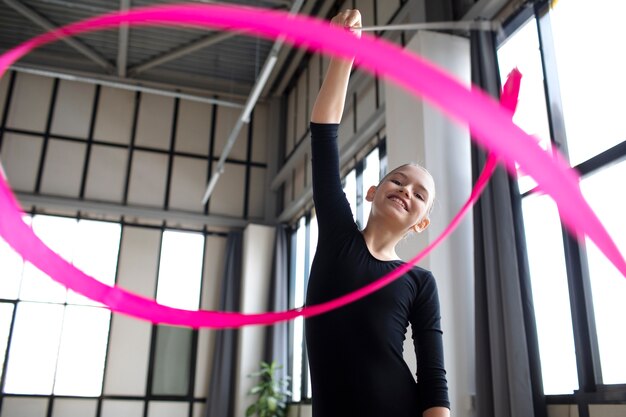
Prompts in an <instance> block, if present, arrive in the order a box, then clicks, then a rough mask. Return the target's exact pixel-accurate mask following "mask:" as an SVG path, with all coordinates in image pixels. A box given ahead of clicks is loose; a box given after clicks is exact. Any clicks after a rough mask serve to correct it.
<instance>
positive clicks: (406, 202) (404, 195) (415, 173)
mask: <svg viewBox="0 0 626 417" xmlns="http://www.w3.org/2000/svg"><path fill="white" fill-rule="evenodd" d="M434 192H435V183H434V181H433V178H432V177H431V175H430V174H429V173H428V172H427V171H426V170H425V169H423V168H422V167H419V166H415V165H403V166H401V167H399V168H396V169H394V170H393V171H391V172H390V173H389V174H387V175H386V176H385V178H383V180H382V181H381V182H380V184H378V187H370V189H369V190H368V192H367V195H366V199H367V201H370V202H371V203H372V211H371V214H370V215H371V216H373V217H374V218H376V217H379V218H384V219H387V220H390V221H393V223H394V225H395V224H397V225H398V226H399V227H401V228H402V229H403V230H404V231H406V232H408V231H415V232H418V233H419V232H421V231H423V230H424V229H426V227H428V225H429V223H430V220H429V219H428V211H429V208H430V206H431V202H432V200H433V198H434Z"/></svg>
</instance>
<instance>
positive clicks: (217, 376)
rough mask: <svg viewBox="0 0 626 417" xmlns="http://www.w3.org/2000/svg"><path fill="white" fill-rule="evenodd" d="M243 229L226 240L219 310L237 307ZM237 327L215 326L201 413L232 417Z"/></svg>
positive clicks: (237, 309) (209, 416)
mask: <svg viewBox="0 0 626 417" xmlns="http://www.w3.org/2000/svg"><path fill="white" fill-rule="evenodd" d="M242 241H243V233H242V232H240V231H236V232H230V233H229V234H228V240H227V242H226V262H225V266H224V275H223V277H222V285H221V288H222V290H221V298H220V305H219V309H220V310H221V311H239V309H240V307H239V304H240V302H239V300H240V297H241V263H242ZM238 338H239V331H238V330H237V329H224V330H217V331H216V333H215V347H214V350H213V362H212V363H213V366H212V372H211V381H210V384H209V393H208V395H207V403H206V407H205V409H204V416H205V417H233V415H234V405H235V388H236V387H235V383H236V375H235V372H236V370H237V343H238Z"/></svg>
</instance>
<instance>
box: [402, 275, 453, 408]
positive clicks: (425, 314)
mask: <svg viewBox="0 0 626 417" xmlns="http://www.w3.org/2000/svg"><path fill="white" fill-rule="evenodd" d="M428 275H429V276H428V279H427V280H424V282H423V283H422V286H421V288H419V290H418V296H417V298H416V300H415V302H414V305H413V309H412V311H411V315H410V317H409V320H410V322H411V329H412V332H413V343H414V346H415V353H416V355H417V383H418V391H419V396H420V404H421V407H422V411H423V410H425V409H427V408H430V407H437V406H439V407H447V408H450V401H449V399H448V384H447V380H446V370H445V366H444V359H443V334H442V331H441V314H440V307H439V296H438V292H437V285H436V282H435V278H434V277H433V276H432V274H430V273H429V274H428ZM420 415H421V414H420Z"/></svg>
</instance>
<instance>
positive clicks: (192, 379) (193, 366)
mask: <svg viewBox="0 0 626 417" xmlns="http://www.w3.org/2000/svg"><path fill="white" fill-rule="evenodd" d="M56 217H65V218H76V219H77V220H81V219H82V218H83V217H82V216H80V215H79V216H78V217H71V216H56ZM100 221H102V220H100ZM106 222H110V223H117V222H114V221H106ZM120 223H121V224H122V225H128V226H133V227H147V228H156V229H160V230H161V231H163V230H164V226H147V225H140V224H135V223H132V222H124V221H122V222H120ZM167 230H181V231H193V232H197V231H195V230H191V229H181V228H176V229H173V228H170V227H167ZM202 233H203V235H204V237H205V243H204V245H205V248H206V237H207V236H209V235H215V236H220V237H226V236H227V235H226V234H225V233H215V232H210V231H208V230H207V229H206V227H205V228H204V230H203V232H202ZM122 234H123V229H122ZM120 236H121V235H120ZM121 244H122V238H121V237H120V243H119V245H120V249H121ZM161 244H162V238H161V242H160V245H161ZM205 252H206V249H205V251H203V253H205ZM160 253H161V251H160V250H159V259H160ZM157 262H159V263H158V264H157V265H159V264H160V261H159V260H157ZM204 262H205V258H204V256H203V258H202V265H203V267H202V270H203V271H204ZM118 267H119V255H118V259H117V266H116V282H117V279H118V271H119V269H118ZM157 269H158V267H157ZM157 276H158V271H157ZM201 285H202V284H201ZM155 291H156V289H155ZM200 294H202V292H200ZM155 297H156V293H155ZM0 302H6V303H11V304H14V308H13V313H12V318H11V325H10V328H9V337H8V341H7V349H6V352H5V358H4V365H3V372H2V378H1V380H0V384H1V387H2V390H1V392H0V410H1V409H2V403H3V400H4V398H5V397H24V398H48V399H49V402H48V407H47V411H46V415H47V416H51V415H52V412H53V407H54V400H55V399H57V398H76V399H84V398H85V397H82V396H68V395H54V394H50V395H25V394H5V393H4V386H5V380H6V370H7V366H8V353H9V350H10V346H11V341H12V336H13V329H14V324H15V316H16V312H17V305H18V304H19V303H20V302H21V301H20V300H5V299H0ZM37 303H42V304H55V305H63V306H64V307H67V306H68V305H73V304H68V303H67V302H64V303H49V302H37ZM101 308H104V307H101ZM154 327H156V326H153V331H152V336H151V347H150V352H151V359H150V368H149V370H148V374H149V375H151V372H152V373H153V367H154V360H153V358H152V355H153V351H154V350H155V347H156V346H155V341H156V332H155V331H154ZM110 335H111V327H110V326H109V337H108V340H110ZM197 346H198V331H197V330H194V331H193V333H192V346H191V352H190V353H191V355H190V361H191V364H190V365H191V369H190V381H189V392H188V394H187V395H184V396H179V395H153V394H151V392H150V391H148V392H147V395H146V396H143V397H138V396H123V395H104V394H102V395H100V396H98V397H87V398H90V399H92V398H93V399H96V401H97V408H96V416H97V417H99V416H100V415H101V412H102V402H103V400H107V399H119V400H141V401H144V403H145V404H146V405H145V408H144V413H145V412H147V404H148V402H149V401H154V400H159V401H184V402H189V403H190V407H189V409H190V417H191V412H192V409H193V407H191V404H193V403H194V402H205V401H206V398H203V397H194V395H193V394H194V390H195V376H196V374H195V371H196V367H197V354H198V353H197V352H198V348H197ZM107 360H108V351H107V354H106V356H105V368H104V369H105V370H106V364H107ZM105 378H106V372H105V373H104V374H103V381H102V387H103V389H104V384H105ZM151 380H152V378H151V377H149V379H148V381H149V385H147V388H148V390H150V389H151V385H150V383H151ZM0 416H1V415H0Z"/></svg>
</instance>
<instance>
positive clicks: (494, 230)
mask: <svg viewBox="0 0 626 417" xmlns="http://www.w3.org/2000/svg"><path fill="white" fill-rule="evenodd" d="M471 50H472V82H473V83H474V84H476V85H478V86H480V87H482V88H483V89H484V90H485V91H487V92H488V93H490V94H491V95H492V96H494V97H498V96H499V92H500V85H499V75H498V65H497V57H496V53H495V43H494V37H493V34H491V33H488V32H478V31H475V32H473V33H472V35H471ZM522 76H523V74H522ZM522 88H524V79H523V78H522ZM502 140H506V138H502ZM485 160H486V154H485V153H484V152H483V151H482V150H481V149H479V148H477V147H475V146H474V147H473V149H472V170H473V173H474V174H473V176H474V179H476V178H477V177H478V175H479V173H480V171H481V169H482V167H483V166H484V163H485ZM474 245H475V255H474V256H475V259H474V261H475V306H476V307H475V308H476V311H475V319H476V415H477V416H480V417H533V416H534V417H545V415H546V407H545V401H544V398H543V394H542V392H543V388H542V385H541V370H540V365H539V357H538V348H537V340H536V330H535V321H534V313H533V306H532V294H531V291H530V282H529V276H528V266H527V260H526V251H525V242H524V233H523V223H522V218H521V201H520V196H519V192H518V189H517V183H516V182H515V181H514V180H512V179H511V178H510V177H509V176H508V174H507V173H506V171H505V170H504V169H503V168H502V167H500V168H498V170H497V171H496V172H495V173H494V176H493V177H492V179H491V182H490V184H489V185H488V186H487V188H486V189H485V191H484V193H483V196H482V197H481V199H480V201H479V202H478V204H477V205H476V207H475V208H474Z"/></svg>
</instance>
